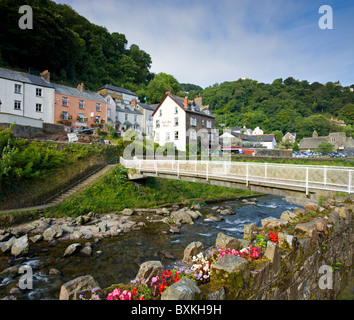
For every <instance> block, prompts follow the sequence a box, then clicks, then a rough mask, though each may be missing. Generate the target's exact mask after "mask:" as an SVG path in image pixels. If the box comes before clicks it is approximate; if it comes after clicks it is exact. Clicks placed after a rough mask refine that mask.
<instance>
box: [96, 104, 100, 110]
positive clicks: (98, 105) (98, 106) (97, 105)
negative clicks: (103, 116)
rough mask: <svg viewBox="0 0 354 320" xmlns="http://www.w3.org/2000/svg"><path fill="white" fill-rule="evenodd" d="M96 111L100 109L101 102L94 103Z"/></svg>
mask: <svg viewBox="0 0 354 320" xmlns="http://www.w3.org/2000/svg"><path fill="white" fill-rule="evenodd" d="M96 111H101V104H100V103H96Z"/></svg>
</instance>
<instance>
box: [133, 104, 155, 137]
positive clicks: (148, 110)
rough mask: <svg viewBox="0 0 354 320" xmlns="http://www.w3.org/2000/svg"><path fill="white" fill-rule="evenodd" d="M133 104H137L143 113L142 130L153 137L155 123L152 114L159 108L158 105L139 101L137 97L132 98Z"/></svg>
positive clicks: (136, 106) (147, 135)
mask: <svg viewBox="0 0 354 320" xmlns="http://www.w3.org/2000/svg"><path fill="white" fill-rule="evenodd" d="M131 104H132V105H133V106H135V108H137V109H138V110H139V111H140V112H141V113H142V114H143V120H142V123H143V128H142V132H143V134H144V135H145V136H146V137H150V138H152V137H153V132H154V125H153V117H152V114H153V113H154V111H155V110H156V108H157V105H149V104H145V103H141V102H137V101H136V100H135V99H134V100H132V102H131Z"/></svg>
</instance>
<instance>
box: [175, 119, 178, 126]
mask: <svg viewBox="0 0 354 320" xmlns="http://www.w3.org/2000/svg"><path fill="white" fill-rule="evenodd" d="M175 126H178V117H176V118H175Z"/></svg>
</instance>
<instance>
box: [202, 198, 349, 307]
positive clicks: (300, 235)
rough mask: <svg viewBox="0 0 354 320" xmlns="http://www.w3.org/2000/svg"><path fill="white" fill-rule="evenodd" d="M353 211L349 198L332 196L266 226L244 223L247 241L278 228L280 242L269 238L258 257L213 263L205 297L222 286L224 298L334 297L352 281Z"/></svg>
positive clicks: (299, 298)
mask: <svg viewBox="0 0 354 320" xmlns="http://www.w3.org/2000/svg"><path fill="white" fill-rule="evenodd" d="M353 212H354V205H353V200H351V199H350V198H347V199H343V198H341V199H337V200H332V199H329V200H327V201H325V202H324V203H323V206H319V205H317V204H307V205H305V209H304V210H302V209H296V210H294V212H289V211H286V212H284V213H283V214H282V216H281V219H275V218H267V219H264V220H262V228H256V227H254V226H255V225H254V224H253V228H252V225H248V226H245V238H246V239H247V240H251V239H250V238H252V235H254V236H255V235H256V234H259V233H260V232H265V233H267V232H269V231H274V230H278V231H279V234H278V236H279V243H273V242H271V241H268V242H267V248H266V250H265V253H264V256H263V257H262V259H260V260H255V261H252V262H250V261H249V260H247V259H244V258H241V257H236V256H227V255H226V256H224V257H222V258H220V259H219V260H218V261H217V262H216V263H215V264H212V265H211V281H210V283H208V284H206V285H204V286H201V290H202V292H203V291H204V293H206V294H204V297H207V295H208V294H210V292H212V291H215V290H216V291H217V290H220V289H221V288H224V289H225V292H226V299H251V300H253V299H267V300H273V299H275V300H283V299H284V300H324V299H326V300H327V299H336V298H337V297H338V295H339V294H340V293H341V291H342V290H343V289H344V288H345V286H346V285H347V284H348V283H349V280H350V279H351V273H352V261H353V240H354V238H353V224H352V216H353ZM312 217H313V218H312ZM254 236H253V238H254ZM244 240H245V239H243V241H244ZM231 257H232V258H231Z"/></svg>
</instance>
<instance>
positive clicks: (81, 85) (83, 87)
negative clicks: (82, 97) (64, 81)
mask: <svg viewBox="0 0 354 320" xmlns="http://www.w3.org/2000/svg"><path fill="white" fill-rule="evenodd" d="M77 89H78V90H80V91H81V92H84V91H85V85H84V84H83V83H79V84H78V85H77Z"/></svg>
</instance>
